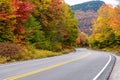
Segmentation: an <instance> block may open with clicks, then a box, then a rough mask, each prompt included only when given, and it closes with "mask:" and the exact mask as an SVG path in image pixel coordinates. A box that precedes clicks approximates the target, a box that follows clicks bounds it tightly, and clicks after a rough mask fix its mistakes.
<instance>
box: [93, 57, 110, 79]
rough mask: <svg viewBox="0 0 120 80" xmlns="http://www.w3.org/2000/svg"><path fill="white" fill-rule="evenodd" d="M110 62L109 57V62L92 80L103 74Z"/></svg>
mask: <svg viewBox="0 0 120 80" xmlns="http://www.w3.org/2000/svg"><path fill="white" fill-rule="evenodd" d="M110 62H111V56H110V55H109V60H108V62H107V63H106V65H105V66H104V67H103V68H102V70H101V71H100V72H99V73H98V74H97V75H96V76H95V77H94V78H93V80H97V78H98V77H99V76H100V75H101V74H102V73H103V71H104V70H105V69H106V68H107V66H108V65H109V63H110Z"/></svg>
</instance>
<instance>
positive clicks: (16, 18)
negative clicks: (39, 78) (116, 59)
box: [0, 0, 120, 63]
mask: <svg viewBox="0 0 120 80" xmlns="http://www.w3.org/2000/svg"><path fill="white" fill-rule="evenodd" d="M86 12H87V13H86ZM86 12H84V11H78V12H77V13H78V14H79V15H77V18H79V20H77V18H76V17H75V14H74V13H76V12H74V10H71V7H70V6H69V5H67V4H66V3H65V2H64V1H63V0H0V63H7V62H16V61H23V60H30V59H37V58H44V57H51V56H57V55H61V54H66V53H68V52H71V51H73V50H74V49H75V48H76V47H87V48H91V49H97V50H98V49H99V50H104V51H113V52H114V53H116V54H118V55H120V4H119V5H117V6H116V7H113V6H112V5H108V4H103V5H102V6H101V7H100V8H99V9H98V10H97V12H94V11H89V10H88V11H86ZM93 13H94V16H93ZM89 14H91V15H89ZM85 18H87V19H88V20H87V19H85ZM93 18H94V19H93ZM91 23H92V27H90V28H89V29H87V27H88V26H91ZM83 24H84V25H83ZM79 25H81V26H82V25H83V26H87V27H85V28H84V27H82V28H83V29H85V30H86V33H89V34H86V33H84V31H85V30H79ZM88 30H91V31H88Z"/></svg>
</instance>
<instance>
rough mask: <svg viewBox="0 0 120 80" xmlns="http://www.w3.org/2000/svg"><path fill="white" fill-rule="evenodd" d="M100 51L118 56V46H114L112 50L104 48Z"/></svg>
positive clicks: (119, 52) (119, 51) (119, 47)
mask: <svg viewBox="0 0 120 80" xmlns="http://www.w3.org/2000/svg"><path fill="white" fill-rule="evenodd" d="M102 50H104V51H108V52H112V53H113V54H116V55H118V56H120V46H119V45H117V46H114V47H112V48H111V47H106V48H104V49H102Z"/></svg>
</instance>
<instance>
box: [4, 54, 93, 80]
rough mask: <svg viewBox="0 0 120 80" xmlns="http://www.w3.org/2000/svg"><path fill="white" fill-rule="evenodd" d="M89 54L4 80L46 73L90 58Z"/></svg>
mask: <svg viewBox="0 0 120 80" xmlns="http://www.w3.org/2000/svg"><path fill="white" fill-rule="evenodd" d="M91 54H92V53H87V54H84V55H82V56H80V57H78V58H75V59H71V60H68V61H65V62H61V63H59V64H55V65H52V66H48V67H45V68H42V69H39V70H35V71H32V72H27V73H24V74H20V75H17V76H13V77H9V78H6V79H4V80H16V79H19V78H23V77H26V76H30V75H33V74H36V73H40V72H43V71H46V70H50V69H53V68H56V67H59V66H62V65H65V64H68V63H71V62H74V61H77V60H80V59H83V58H86V57H88V56H90V55H91Z"/></svg>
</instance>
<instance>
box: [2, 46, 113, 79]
mask: <svg viewBox="0 0 120 80" xmlns="http://www.w3.org/2000/svg"><path fill="white" fill-rule="evenodd" d="M114 63H115V57H114V56H112V55H111V54H110V53H107V52H101V51H94V50H89V49H86V48H77V49H76V51H75V52H71V53H70V54H65V55H61V56H55V57H49V58H43V59H36V60H29V61H21V62H15V63H9V64H4V65H0V80H107V79H108V78H109V75H110V73H111V71H112V68H113V66H114Z"/></svg>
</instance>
